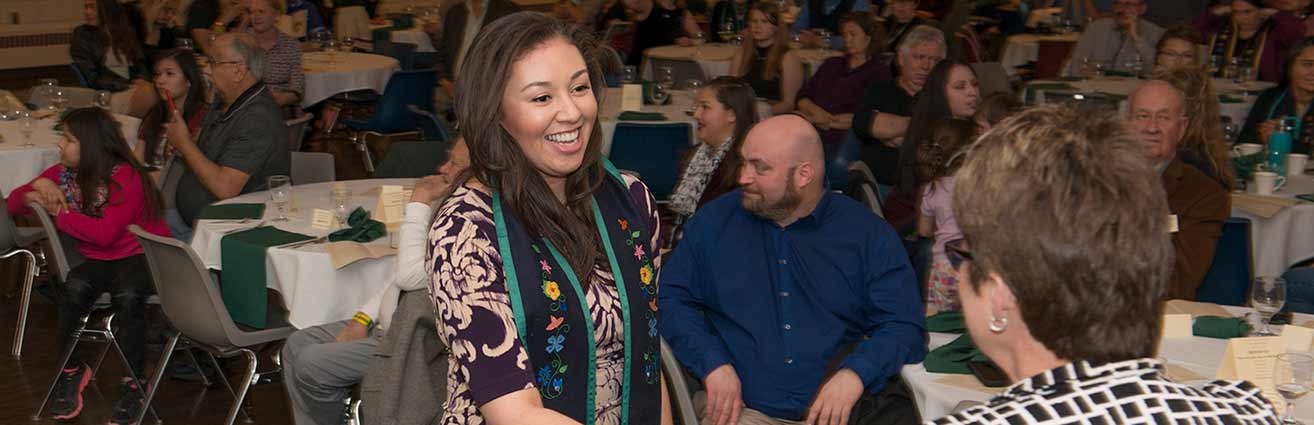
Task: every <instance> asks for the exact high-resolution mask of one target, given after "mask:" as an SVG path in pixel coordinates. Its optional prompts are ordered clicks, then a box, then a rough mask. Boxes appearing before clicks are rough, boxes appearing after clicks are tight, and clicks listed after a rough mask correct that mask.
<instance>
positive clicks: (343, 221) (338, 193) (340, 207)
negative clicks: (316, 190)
mask: <svg viewBox="0 0 1314 425" xmlns="http://www.w3.org/2000/svg"><path fill="white" fill-rule="evenodd" d="M329 207H332V208H333V216H334V217H335V218H336V219H337V220H338V226H340V227H346V226H347V217H350V216H351V189H350V188H348V187H347V186H346V185H344V184H340V183H339V184H334V185H333V187H332V188H331V189H329Z"/></svg>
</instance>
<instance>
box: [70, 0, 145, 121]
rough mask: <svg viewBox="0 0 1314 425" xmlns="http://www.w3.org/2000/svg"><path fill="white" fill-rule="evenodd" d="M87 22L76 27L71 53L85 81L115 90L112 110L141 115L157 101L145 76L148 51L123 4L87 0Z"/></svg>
mask: <svg viewBox="0 0 1314 425" xmlns="http://www.w3.org/2000/svg"><path fill="white" fill-rule="evenodd" d="M82 15H83V16H82V17H83V19H84V20H85V21H86V24H84V25H80V26H78V27H77V28H74V29H73V38H72V40H71V41H70V42H69V46H68V51H69V56H71V57H72V58H73V65H74V66H75V67H77V69H78V72H79V73H81V74H82V78H84V79H85V80H86V83H87V84H88V85H89V86H90V87H91V88H94V89H97V90H108V91H110V92H113V93H114V94H113V96H112V97H111V99H110V109H111V110H113V111H114V112H118V113H123V114H130V115H132V116H135V117H140V116H143V115H145V114H146V110H147V109H150V107H151V106H153V105H154V104H155V94H154V93H152V91H153V88H152V87H151V85H150V83H148V82H146V78H147V77H148V76H149V75H150V71H148V70H147V68H146V54H145V53H144V51H143V50H142V47H141V45H140V44H139V42H138V38H137V32H136V31H135V30H133V29H132V23H131V20H130V19H129V18H128V14H127V12H126V11H124V9H123V5H121V4H119V2H118V1H115V0H85V1H84V3H83V12H82Z"/></svg>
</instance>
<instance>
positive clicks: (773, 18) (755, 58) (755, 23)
mask: <svg viewBox="0 0 1314 425" xmlns="http://www.w3.org/2000/svg"><path fill="white" fill-rule="evenodd" d="M746 32H747V33H748V34H747V37H744V44H743V47H741V48H740V49H739V51H738V52H735V56H734V58H732V59H730V70H731V72H732V73H734V74H735V75H738V76H739V77H740V78H743V79H744V80H745V81H748V84H749V85H750V86H752V87H753V92H754V93H757V95H758V97H761V98H764V99H766V100H767V101H769V102H770V103H771V113H772V114H783V113H786V112H789V111H793V110H794V106H795V103H796V101H795V96H796V94H797V93H798V90H799V88H800V87H803V61H802V60H801V59H799V57H798V54H797V53H796V52H794V51H793V50H792V49H790V48H789V26H788V25H787V24H786V23H785V20H784V12H783V11H781V10H780V6H777V5H776V3H775V2H768V1H764V2H758V3H755V4H753V7H752V8H750V9H749V10H748V30H747V31H746Z"/></svg>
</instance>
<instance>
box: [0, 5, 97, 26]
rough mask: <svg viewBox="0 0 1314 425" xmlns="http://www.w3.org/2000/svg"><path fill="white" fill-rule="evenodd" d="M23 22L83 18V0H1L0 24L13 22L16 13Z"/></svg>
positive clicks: (48, 21) (76, 21)
mask: <svg viewBox="0 0 1314 425" xmlns="http://www.w3.org/2000/svg"><path fill="white" fill-rule="evenodd" d="M15 12H17V13H18V15H19V22H20V23H23V24H37V23H56V22H62V21H68V22H71V23H74V24H76V23H78V22H80V21H81V20H82V0H0V25H6V24H12V23H13V16H14V13H15Z"/></svg>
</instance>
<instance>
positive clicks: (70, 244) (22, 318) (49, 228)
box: [6, 202, 108, 357]
mask: <svg viewBox="0 0 1314 425" xmlns="http://www.w3.org/2000/svg"><path fill="white" fill-rule="evenodd" d="M27 206H28V207H29V208H31V209H32V216H34V217H36V218H37V221H39V222H40V223H41V226H40V227H35V228H19V229H20V230H19V232H20V234H26V235H25V236H24V238H25V239H26V240H30V241H31V242H28V243H26V244H25V243H23V242H19V245H30V244H31V243H34V242H36V241H39V240H47V241H49V246H50V252H49V253H48V255H47V257H46V266H47V267H49V268H50V274H51V275H53V276H52V277H53V279H52V282H54V283H55V284H60V283H63V282H64V281H65V280H66V279H68V271H69V270H72V269H73V267H76V266H77V265H78V264H82V262H83V261H84V260H85V259H84V258H82V254H80V253H78V251H77V240H75V239H73V238H72V237H70V236H68V235H67V234H64V233H62V232H59V231H58V230H56V229H55V222H54V221H53V220H51V218H50V214H49V213H47V212H46V209H45V208H42V207H41V204H38V203H35V202H32V203H28V204H27ZM6 218H8V214H7V213H6ZM10 223H12V221H11V222H10ZM33 231H35V233H36V234H31V232H33ZM31 286H32V282H31V279H27V282H26V283H24V285H23V299H22V300H20V304H19V307H18V314H19V316H18V317H19V319H18V330H17V331H15V335H14V349H13V352H12V353H11V354H13V356H14V357H19V351H21V350H22V349H23V333H24V330H23V328H25V327H26V322H27V311H28V308H29V306H30V303H31V301H32V297H31V292H32V288H31ZM105 301H106V302H105V303H101V304H108V298H107V299H106V300H105Z"/></svg>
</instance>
